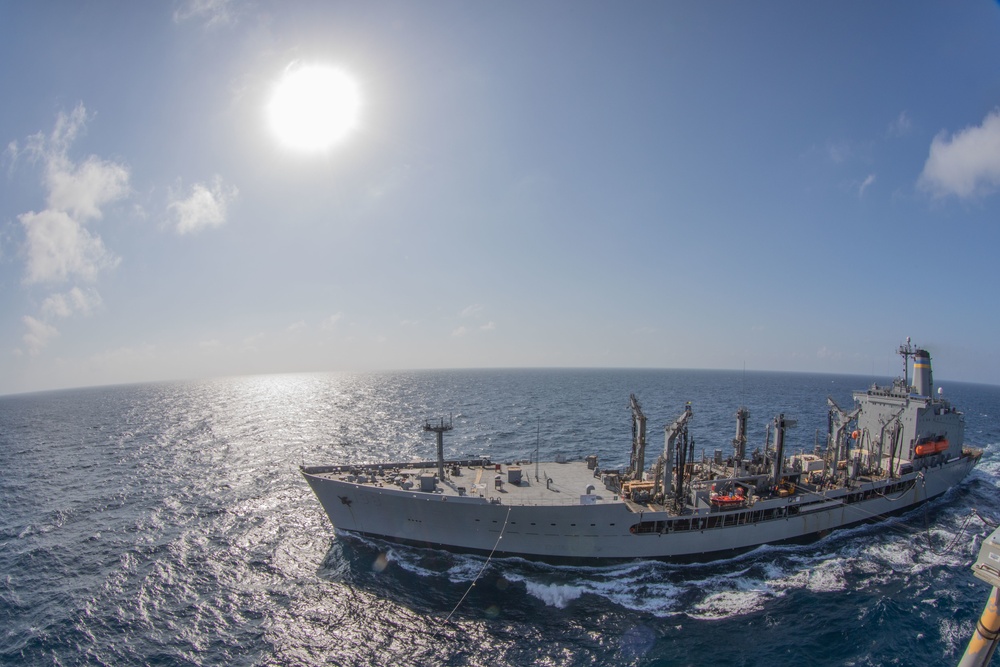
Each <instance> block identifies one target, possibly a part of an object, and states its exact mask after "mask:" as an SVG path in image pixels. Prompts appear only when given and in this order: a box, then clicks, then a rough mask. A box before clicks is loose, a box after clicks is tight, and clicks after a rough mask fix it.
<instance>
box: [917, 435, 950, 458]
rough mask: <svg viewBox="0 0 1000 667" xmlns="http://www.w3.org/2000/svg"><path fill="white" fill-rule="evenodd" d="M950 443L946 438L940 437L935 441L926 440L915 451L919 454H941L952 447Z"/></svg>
mask: <svg viewBox="0 0 1000 667" xmlns="http://www.w3.org/2000/svg"><path fill="white" fill-rule="evenodd" d="M950 446H951V445H950V443H949V442H948V440H947V439H945V438H940V439H938V440H935V441H934V442H925V443H922V444H919V445H917V446H916V448H915V449H914V450H913V452H914V453H915V454H916V455H917V456H930V455H931V454H939V453H940V452H943V451H945V450H946V449H948V447H950Z"/></svg>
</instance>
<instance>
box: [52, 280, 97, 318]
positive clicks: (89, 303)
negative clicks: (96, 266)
mask: <svg viewBox="0 0 1000 667" xmlns="http://www.w3.org/2000/svg"><path fill="white" fill-rule="evenodd" d="M100 305H101V295H100V294H98V293H97V290H93V289H91V290H88V291H86V292H84V291H83V290H82V289H80V288H79V287H74V288H73V289H71V290H70V291H69V292H66V293H65V294H52V295H50V296H49V297H48V298H47V299H45V301H44V302H43V303H42V313H43V314H45V315H48V316H50V317H69V316H70V315H72V314H73V313H74V312H76V313H82V314H84V315H87V314H89V313H90V312H91V311H93V310H94V308H97V307H98V306H100Z"/></svg>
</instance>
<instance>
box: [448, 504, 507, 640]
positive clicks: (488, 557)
mask: <svg viewBox="0 0 1000 667" xmlns="http://www.w3.org/2000/svg"><path fill="white" fill-rule="evenodd" d="M510 510H511V508H510V507H507V516H506V517H504V520H503V527H502V528H500V535H498V536H497V541H496V544H494V545H493V549H492V551H490V555H489V556H487V557H486V562H485V563H483V567H482V568H481V569H480V570H479V574H477V575H476V578H475V579H473V580H472V583H471V584H469V587H468V588H467V589H466V590H465V595H463V596H462V599H461V600H459V601H458V604H456V605H455V608H454V609H452V610H451V613H450V614H448V618H446V619H444V622H445V623H447V622H449V621H450V620H451V617H452V616H454V615H455V612H456V611H458V608H459V607H461V606H462V603H463V602H465V598H466V597H468V595H469V593H470V592H471V591H472V587H473V586H475V585H476V582H477V581H479V577H481V576H483V572H485V571H486V566H487V565H489V564H490V559H492V558H493V554H494V553H496V550H497V547H498V546H500V540H502V539H503V533H504V531H505V530H507V521H508V520H509V519H510Z"/></svg>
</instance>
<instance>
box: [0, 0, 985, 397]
mask: <svg viewBox="0 0 1000 667" xmlns="http://www.w3.org/2000/svg"><path fill="white" fill-rule="evenodd" d="M0 50H2V60H0V62H3V63H4V65H3V67H2V69H0V77H2V84H3V89H4V90H5V91H6V93H5V95H4V104H3V105H0V130H2V133H0V140H2V142H3V143H2V144H0V145H2V146H3V147H4V148H3V154H2V161H0V164H2V167H3V169H2V186H0V187H2V196H0V307H2V309H3V313H4V317H3V318H2V321H0V360H2V361H0V393H15V392H22V391H32V390H39V389H50V388H58V387H68V386H88V385H96V384H107V383H121V382H138V381H151V380H163V379H176V378H194V377H208V376H218V375H233V374H244V373H270V372H298V371H336V370H370V369H403V368H453V367H511V366H514V367H517V366H531V367H536V366H587V367H592V366H598V367H600V366H610V367H683V368H734V369H740V368H744V367H745V368H747V369H751V370H793V371H820V372H834V373H839V372H844V373H861V374H871V373H875V374H878V375H894V374H896V373H897V370H898V362H897V359H896V357H895V355H894V352H893V351H894V349H895V347H896V346H897V345H898V344H899V343H901V342H902V341H903V340H904V339H905V337H906V336H911V337H912V338H913V340H914V342H915V343H918V344H920V345H923V346H926V347H928V348H929V349H930V350H931V354H932V356H933V357H934V359H935V371H936V373H935V376H936V378H938V379H951V380H962V381H972V382H985V383H1000V352H998V349H997V345H996V342H997V338H998V336H997V334H998V333H1000V294H998V279H997V277H996V269H997V261H996V256H997V253H998V248H1000V229H998V221H1000V7H998V4H997V3H996V2H986V1H983V2H961V3H954V2H935V3H927V2H880V3H869V2H844V3H822V4H821V3H800V2H761V3H747V2H732V3H728V2H712V3H695V2H685V3H680V2H677V3H673V2H631V3H611V2H568V1H567V2H555V1H554V2H502V3H500V2H497V3H484V2H443V1H434V2H426V3H413V2H373V3H358V2H296V3H284V2H273V3H272V2H264V1H257V2H238V1H236V0H231V1H229V2H223V1H213V0H197V1H193V2H174V3H169V2H163V3H99V2H87V3H60V4H55V3H18V2H2V3H0ZM312 64H316V65H326V66H331V67H335V68H338V70H339V71H340V72H342V73H343V74H346V75H347V76H349V77H350V78H351V79H352V80H353V81H354V82H355V83H356V87H357V90H358V91H359V96H360V111H359V114H358V117H357V122H356V126H355V127H354V128H353V130H352V131H350V132H349V133H348V134H347V135H346V136H345V137H344V138H343V139H342V140H341V141H339V142H338V143H336V144H335V145H333V146H331V147H329V148H328V149H326V150H321V151H311V152H304V151H301V150H294V149H290V148H288V147H287V146H285V145H284V144H282V142H281V141H279V140H278V138H277V137H276V136H275V133H274V131H273V130H272V128H271V127H270V126H269V124H268V120H267V115H266V109H267V107H268V104H269V101H270V99H271V96H272V95H273V94H274V90H275V86H276V84H277V82H278V81H279V80H280V79H281V77H282V76H283V74H284V73H285V72H287V71H291V70H292V69H294V68H296V67H303V66H308V65H312Z"/></svg>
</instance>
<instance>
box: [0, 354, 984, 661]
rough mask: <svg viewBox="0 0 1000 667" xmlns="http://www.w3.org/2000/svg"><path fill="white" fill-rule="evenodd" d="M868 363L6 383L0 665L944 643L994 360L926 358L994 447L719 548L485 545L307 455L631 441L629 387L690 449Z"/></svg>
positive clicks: (753, 652)
mask: <svg viewBox="0 0 1000 667" xmlns="http://www.w3.org/2000/svg"><path fill="white" fill-rule="evenodd" d="M871 381H872V378H864V377H845V376H829V375H803V374H774V373H753V372H748V373H739V372H721V371H674V370H657V371H639V370H484V371H471V370H470V371H425V372H398V373H373V374H306V375H274V376H258V377H239V378H228V379H220V380H212V381H201V382H188V383H166V384H148V385H134V386H121V387H107V388H93V389H82V390H72V391H60V392H50V393H43V394H32V395H20V396H7V397H0V664H4V665H6V664H10V665H35V664H56V665H84V664H85V665H220V664H226V665H318V664H328V665H385V664H413V665H525V664H542V665H606V664H615V665H715V664H722V665H727V666H729V667H735V666H741V665H773V664H802V663H806V662H808V664H811V665H948V664H954V663H955V662H957V660H958V658H959V657H960V656H961V654H962V652H963V651H964V648H965V643H966V642H967V640H968V638H969V636H970V635H971V632H972V629H973V625H974V623H975V619H976V618H977V617H978V616H979V613H980V611H981V609H982V606H983V604H984V603H985V601H986V597H987V593H988V588H987V586H986V584H984V583H982V582H980V581H979V580H977V579H975V578H974V577H973V576H972V574H971V572H970V570H969V566H970V565H971V563H972V562H973V560H974V559H975V556H976V554H977V553H978V550H979V546H980V543H981V539H982V536H984V535H986V534H988V533H989V532H990V530H991V529H990V528H989V527H987V526H986V525H985V524H984V523H983V522H982V521H980V520H979V519H978V518H976V517H974V516H973V515H972V514H971V510H972V509H973V508H975V509H976V510H978V512H979V514H981V515H982V516H984V517H986V518H987V519H989V520H991V521H994V522H995V521H997V520H998V519H1000V498H998V493H997V490H998V481H997V472H998V470H1000V421H998V413H1000V387H994V386H982V385H969V384H959V383H947V382H943V383H941V384H943V385H944V388H945V395H946V396H948V397H949V398H950V399H951V400H952V401H953V403H954V404H955V405H957V406H958V407H959V408H960V409H962V410H963V411H964V412H965V415H966V442H967V443H968V444H973V445H976V446H980V447H982V448H983V449H984V450H985V454H984V457H983V460H982V462H981V463H980V465H979V467H978V468H977V469H976V470H975V471H974V472H973V473H972V475H971V476H970V477H969V478H968V479H967V480H966V481H965V483H963V484H962V485H961V486H960V487H958V488H956V489H954V490H953V491H951V492H949V493H948V494H947V495H946V496H945V497H944V498H941V499H939V500H936V501H934V502H932V503H930V504H928V505H927V506H925V507H924V508H921V509H918V510H914V511H912V512H910V513H909V514H907V515H904V516H902V517H897V518H894V519H891V520H889V521H887V522H883V523H880V524H877V525H869V526H862V527H858V528H854V529H849V530H844V531H839V532H835V533H833V534H832V535H830V536H828V537H826V538H824V539H822V540H819V541H817V542H814V543H811V544H808V545H798V546H779V547H763V548H760V549H758V550H756V551H753V552H751V553H748V554H746V555H743V556H741V557H739V558H735V559H732V560H726V561H718V562H711V563H702V564H685V565H676V564H668V563H662V562H635V563H626V564H619V565H609V566H602V567H569V566H554V565H545V564H539V563H533V562H529V561H525V560H520V559H494V560H492V561H490V562H489V563H488V564H486V560H485V558H483V557H480V556H470V555H460V554H451V553H446V552H437V551H421V550H416V549H409V548H405V547H401V546H396V545H389V544H385V543H380V542H376V541H365V540H358V539H345V538H342V537H338V536H335V534H334V531H333V528H332V527H331V525H330V523H329V521H328V520H327V518H326V516H325V515H324V514H323V512H322V510H321V508H320V506H319V503H318V502H317V501H316V499H315V497H314V496H313V495H312V493H311V491H310V490H309V488H308V486H307V485H306V483H305V481H304V480H303V479H302V477H301V475H300V474H299V472H298V466H299V465H300V464H302V463H306V464H327V463H340V462H351V461H356V462H364V461H380V460H394V461H398V460H406V459H416V458H429V457H432V456H433V451H434V442H433V438H432V437H429V436H427V434H425V433H423V432H422V430H421V426H422V424H423V422H424V420H425V419H427V418H436V417H439V416H448V415H452V416H453V419H454V424H455V429H454V431H452V432H451V434H449V437H448V439H447V440H446V454H447V455H449V456H463V455H477V454H486V455H488V456H490V457H492V458H493V459H494V460H508V459H515V458H527V457H528V456H530V455H531V454H532V452H533V451H534V449H535V446H536V441H537V444H538V446H539V448H540V451H541V454H542V457H543V458H550V457H552V456H554V455H556V454H559V453H561V454H564V455H567V456H573V455H586V454H591V453H595V454H598V455H599V456H600V458H601V461H602V465H604V466H611V465H624V464H625V463H626V462H627V460H628V453H629V446H630V440H631V424H630V417H629V412H628V395H629V393H630V392H635V393H636V395H637V396H638V398H639V399H640V401H641V402H642V404H643V408H644V410H645V412H646V414H647V415H648V416H649V418H650V433H651V436H650V442H651V443H652V446H654V447H655V445H656V443H657V442H658V441H657V439H656V435H655V434H656V433H657V432H659V428H660V427H661V426H662V425H664V424H667V423H669V422H671V421H672V420H673V419H674V418H675V417H676V416H678V415H679V414H680V412H681V410H682V409H683V406H684V404H685V402H687V401H691V402H692V405H693V410H694V420H693V421H692V423H691V432H692V434H693V436H694V438H695V441H696V447H697V449H703V448H704V449H707V450H708V451H710V452H711V451H712V450H714V449H715V448H721V449H723V450H724V451H728V447H729V443H730V441H731V439H732V437H733V434H734V432H735V419H734V413H735V410H736V408H737V407H738V406H739V405H740V404H746V405H747V406H748V407H749V408H750V411H751V419H750V439H751V446H759V445H760V444H761V443H762V442H763V439H764V426H765V424H766V423H767V422H768V421H769V420H770V419H772V418H773V417H774V416H775V415H776V414H778V413H779V412H783V413H785V414H786V416H788V417H791V418H794V419H797V420H798V424H799V425H798V427H797V428H796V429H794V430H792V431H790V432H789V437H788V445H787V446H789V447H790V448H791V450H792V451H794V450H795V449H800V448H801V449H803V450H811V449H812V447H813V444H814V441H815V439H816V437H817V429H818V431H819V437H822V435H823V433H824V432H825V429H826V400H825V399H826V397H827V395H830V396H832V397H833V398H834V399H835V400H836V401H837V402H838V403H839V404H840V405H841V406H842V407H843V406H848V405H850V404H851V394H850V392H851V390H852V389H862V388H865V387H867V386H868V385H869V384H870V383H871ZM885 381H887V380H885V379H880V382H885ZM949 546H951V547H952V548H951V549H950V550H948V547H949ZM484 564H485V565H486V567H485V570H483V568H484ZM481 570H483V573H482V577H481V578H480V579H479V580H478V581H477V583H476V585H475V586H472V587H471V589H470V585H471V584H472V582H473V581H475V580H476V577H477V575H479V573H480V571H481ZM466 591H469V594H468V596H467V597H465V598H464V600H463V595H465V593H466ZM460 600H461V601H462V602H461V605H459V602H460ZM456 605H458V608H457V610H456ZM449 615H451V620H450V622H447V623H446V622H445V619H446V618H447V617H448V616H449Z"/></svg>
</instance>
